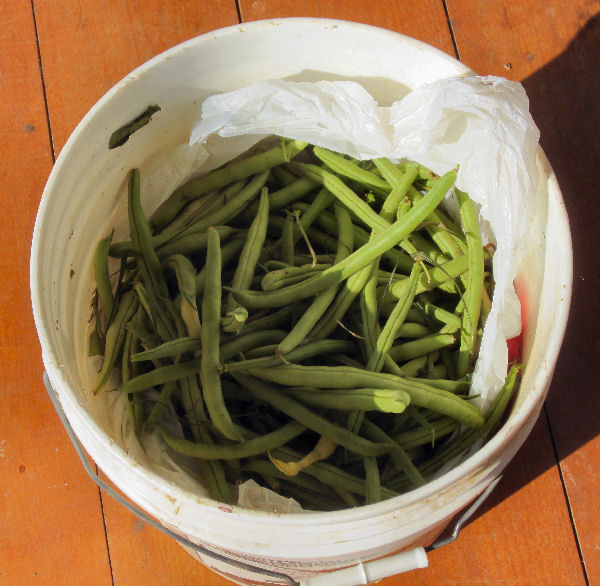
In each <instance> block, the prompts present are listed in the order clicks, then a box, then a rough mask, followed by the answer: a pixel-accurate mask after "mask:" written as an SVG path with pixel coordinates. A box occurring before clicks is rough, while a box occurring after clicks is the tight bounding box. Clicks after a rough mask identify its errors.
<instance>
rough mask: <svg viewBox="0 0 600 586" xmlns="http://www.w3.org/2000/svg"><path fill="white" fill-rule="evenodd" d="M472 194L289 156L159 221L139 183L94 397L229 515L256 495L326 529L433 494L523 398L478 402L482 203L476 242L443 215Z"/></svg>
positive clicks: (98, 332)
mask: <svg viewBox="0 0 600 586" xmlns="http://www.w3.org/2000/svg"><path fill="white" fill-rule="evenodd" d="M456 175H457V174H456V171H450V172H449V173H446V174H445V175H443V176H441V177H439V176H436V175H435V174H434V173H432V172H431V171H429V170H428V169H425V168H423V167H421V166H420V165H418V164H415V163H411V162H408V161H401V162H399V163H394V162H392V161H389V160H387V159H374V160H371V161H357V160H354V159H352V158H350V157H348V156H343V155H340V154H337V153H333V152H331V151H328V150H326V149H323V148H320V147H313V146H310V145H307V144H306V143H302V142H300V141H294V140H287V139H280V140H279V142H278V144H277V145H276V146H274V147H272V148H266V149H261V148H260V146H259V147H258V148H257V149H254V151H253V152H252V153H248V154H247V155H246V156H244V157H241V158H240V159H237V160H235V161H232V162H230V163H228V164H226V165H224V166H223V167H221V168H219V169H216V170H214V171H212V172H209V173H208V174H206V175H204V176H202V177H200V178H197V179H194V180H192V181H190V182H188V183H186V184H185V185H183V186H181V187H179V188H178V189H177V190H176V191H175V192H173V193H172V194H171V195H170V196H169V197H167V198H166V199H165V201H164V203H162V204H161V205H160V207H159V208H158V209H157V210H156V211H155V212H154V214H153V215H152V216H150V217H146V216H145V215H144V213H143V211H142V202H141V196H142V194H141V193H140V173H139V170H137V169H133V170H132V171H131V172H130V174H129V186H128V221H129V232H130V240H129V241H123V242H113V236H112V234H111V235H109V236H107V237H106V238H103V239H102V240H101V241H100V242H99V243H98V246H97V248H96V251H95V255H94V264H93V272H94V277H95V282H96V290H95V292H94V296H93V299H92V309H93V312H92V323H93V325H94V328H93V332H92V335H91V337H90V354H91V355H100V356H102V363H101V367H100V369H99V375H98V380H97V382H96V385H95V388H94V392H98V391H100V390H101V389H104V390H106V391H110V390H119V391H121V392H123V393H124V395H125V397H126V399H127V409H128V416H129V418H130V421H131V424H132V426H133V429H134V430H135V434H136V437H137V438H138V441H140V442H141V443H142V445H143V444H144V437H145V435H146V434H147V433H151V432H155V433H159V434H161V436H162V438H163V440H164V442H165V443H166V445H167V446H168V448H169V449H170V450H172V452H173V453H174V454H176V456H175V457H183V456H185V457H189V458H194V459H196V460H197V461H198V462H199V469H200V474H201V476H202V480H203V481H204V483H205V484H206V486H207V488H208V490H209V493H210V495H211V497H212V498H214V499H216V500H219V501H222V502H227V503H231V502H235V500H236V494H235V490H236V486H238V485H239V484H240V483H242V482H243V481H245V480H247V479H250V478H253V479H255V480H257V481H258V482H260V483H262V484H263V485H264V486H267V487H269V488H272V489H273V490H276V491H277V492H279V493H280V494H281V495H284V496H292V497H294V498H295V499H297V500H298V501H299V502H300V503H301V504H302V505H303V506H304V507H305V508H307V509H316V510H322V509H325V510H335V509H342V508H345V507H355V506H359V505H362V504H368V503H373V502H377V501H378V500H381V499H387V498H390V497H392V496H394V495H397V494H399V493H401V492H405V491H407V490H411V489H412V488H415V487H418V486H421V485H423V484H424V483H425V482H426V481H427V479H428V478H429V477H430V476H431V475H432V474H434V473H435V472H436V471H437V470H439V468H440V467H441V466H443V465H444V464H445V463H446V462H447V461H448V460H449V459H451V458H454V457H456V455H458V454H460V453H461V452H464V451H465V450H466V449H467V448H469V446H471V445H472V444H473V443H474V442H476V441H478V440H479V439H481V438H484V439H485V438H486V437H487V436H489V435H490V434H492V433H493V432H494V431H495V429H496V428H497V426H498V424H499V423H500V421H501V417H502V413H503V412H504V410H505V407H506V405H507V404H508V401H509V399H510V395H511V393H512V392H513V390H514V388H515V386H516V370H514V369H513V370H512V371H511V373H510V375H509V376H508V377H507V382H506V386H505V388H504V389H503V391H502V393H501V394H500V395H499V398H498V399H497V400H496V402H495V403H494V405H493V406H492V409H491V410H490V411H489V413H487V414H484V413H482V412H481V411H480V409H479V408H478V407H476V405H475V404H474V403H473V401H472V400H471V397H469V387H470V375H471V372H472V369H473V365H474V362H475V360H476V357H477V350H478V344H479V341H480V337H481V332H482V329H483V326H484V323H485V319H486V316H487V314H488V312H489V304H490V296H491V294H492V291H491V287H492V280H491V276H490V272H489V270H488V269H487V268H486V264H487V263H488V261H489V255H488V254H487V253H486V251H485V250H484V248H483V246H482V241H481V235H480V230H479V226H478V220H477V214H476V211H475V208H474V206H473V203H472V201H471V200H470V198H469V196H468V195H467V194H465V193H462V192H460V191H459V190H457V189H455V190H454V192H455V194H456V197H457V199H458V204H459V209H460V223H459V225H457V224H456V223H455V222H453V221H452V220H451V219H450V218H449V217H448V216H447V215H446V213H445V212H444V210H443V209H442V208H441V207H440V203H441V202H442V201H443V199H444V198H445V197H446V195H447V194H448V192H449V191H450V190H452V189H453V185H454V182H455V180H456ZM115 381H117V382H115ZM174 420H175V421H177V422H178V424H179V425H178V429H180V430H181V433H179V434H174V433H173V431H172V430H173V429H174V427H173V425H172V424H173V421H174ZM168 430H171V431H168Z"/></svg>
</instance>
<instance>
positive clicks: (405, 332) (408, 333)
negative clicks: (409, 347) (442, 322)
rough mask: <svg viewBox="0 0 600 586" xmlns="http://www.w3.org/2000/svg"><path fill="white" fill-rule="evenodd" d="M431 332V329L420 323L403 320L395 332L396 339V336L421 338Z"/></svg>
mask: <svg viewBox="0 0 600 586" xmlns="http://www.w3.org/2000/svg"><path fill="white" fill-rule="evenodd" d="M429 334H431V330H430V329H429V328H428V327H427V326H424V325H422V324H418V323H414V322H404V323H403V324H402V325H401V326H400V328H399V329H398V332H397V333H396V339H398V338H411V339H414V338H422V337H423V336H428V335H429Z"/></svg>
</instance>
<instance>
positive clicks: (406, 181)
mask: <svg viewBox="0 0 600 586" xmlns="http://www.w3.org/2000/svg"><path fill="white" fill-rule="evenodd" d="M416 176H417V170H416V168H415V169H411V170H407V172H406V173H405V174H404V177H402V179H401V180H400V181H399V182H398V183H397V184H396V185H394V188H393V189H392V191H391V192H390V195H389V196H388V197H386V199H385V201H384V202H383V205H382V206H381V210H380V212H379V213H380V215H381V217H382V218H384V219H386V220H387V221H388V222H391V221H393V219H394V218H395V217H396V216H397V212H398V206H399V205H400V202H401V201H402V200H403V199H404V197H406V193H407V191H408V188H409V187H410V186H411V185H412V184H413V181H414V180H415V177H416Z"/></svg>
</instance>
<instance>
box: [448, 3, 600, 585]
mask: <svg viewBox="0 0 600 586" xmlns="http://www.w3.org/2000/svg"><path fill="white" fill-rule="evenodd" d="M474 4H475V5H474ZM448 10H449V13H450V18H451V21H452V23H453V28H454V31H455V35H456V41H457V44H458V49H459V52H460V55H461V58H462V59H463V60H464V61H465V63H466V64H467V65H469V66H470V67H472V68H473V69H475V70H476V71H477V72H479V73H481V74H496V75H504V76H506V77H510V78H512V79H516V80H520V81H522V83H523V85H524V87H525V89H526V91H527V93H528V95H529V98H530V108H531V112H532V115H533V117H534V119H535V121H536V124H537V125H538V127H539V129H540V133H541V139H540V143H541V145H542V147H543V149H544V151H545V152H546V154H547V156H548V158H549V160H550V163H551V164H552V166H553V168H554V171H555V173H556V176H557V178H558V182H559V184H560V186H561V190H562V192H563V197H564V199H565V203H566V207H567V212H568V214H569V220H570V224H571V231H572V238H573V254H574V284H573V302H572V306H571V316H570V319H569V325H568V328H567V332H566V336H565V339H564V343H563V348H562V352H561V355H560V358H559V362H558V365H557V368H556V372H555V376H554V382H553V384H552V387H551V389H550V393H549V398H548V412H549V417H550V422H551V425H552V433H553V435H554V439H555V442H556V447H557V451H558V454H559V457H560V461H561V462H560V463H561V468H562V472H563V476H564V482H565V487H566V491H567V495H568V498H569V502H570V505H571V509H572V514H573V520H574V525H575V528H576V531H577V536H578V538H579V542H580V547H581V553H582V556H583V560H584V564H585V567H586V570H587V574H588V579H589V581H590V583H592V584H594V583H598V582H600V555H598V551H599V549H600V521H599V519H600V504H599V502H598V499H597V498H593V497H592V495H596V494H599V493H600V479H599V477H598V474H597V473H596V470H597V469H598V466H599V465H600V437H599V431H600V427H599V424H598V413H600V395H599V394H598V392H597V381H598V378H599V376H600V365H599V363H598V359H597V356H598V345H597V343H596V342H594V341H595V340H596V339H597V335H598V334H597V332H598V329H599V326H600V320H599V318H598V313H597V312H595V311H590V309H591V308H593V307H595V306H597V300H596V292H597V291H598V288H599V287H600V274H599V273H598V269H597V259H596V255H595V252H591V251H596V250H598V249H599V247H600V237H599V234H598V229H597V226H598V225H599V222H600V207H599V206H598V204H597V193H598V186H597V180H596V172H597V165H598V161H599V160H600V145H599V143H598V140H597V138H596V136H595V134H594V132H592V131H591V129H595V128H599V127H600V103H599V101H598V95H600V77H599V76H598V55H600V3H598V2H597V1H596V2H586V1H585V0H572V1H570V2H558V0H554V1H550V2H544V3H543V4H540V3H539V2H535V0H521V1H520V2H517V3H513V2H479V3H473V2H465V1H462V0H449V2H448ZM506 63H510V64H511V66H512V69H510V70H508V69H506V68H505V67H504V65H505V64H506Z"/></svg>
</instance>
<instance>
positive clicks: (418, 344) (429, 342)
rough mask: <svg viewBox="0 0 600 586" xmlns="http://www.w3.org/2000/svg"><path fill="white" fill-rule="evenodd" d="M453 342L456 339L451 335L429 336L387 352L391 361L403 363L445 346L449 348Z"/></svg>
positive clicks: (405, 343) (394, 347)
mask: <svg viewBox="0 0 600 586" xmlns="http://www.w3.org/2000/svg"><path fill="white" fill-rule="evenodd" d="M455 342H456V337H455V336H454V335H453V334H431V335H430V336H425V337H423V338H419V339H417V340H411V341H410V342H404V343H403V344H397V345H396V346H392V347H391V348H390V350H389V355H390V357H391V358H392V360H395V361H396V362H403V361H405V360H412V359H413V358H417V357H418V356H423V355H424V354H429V353H430V352H433V351H434V350H439V349H440V348H444V347H445V346H450V345H452V344H454V343H455Z"/></svg>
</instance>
